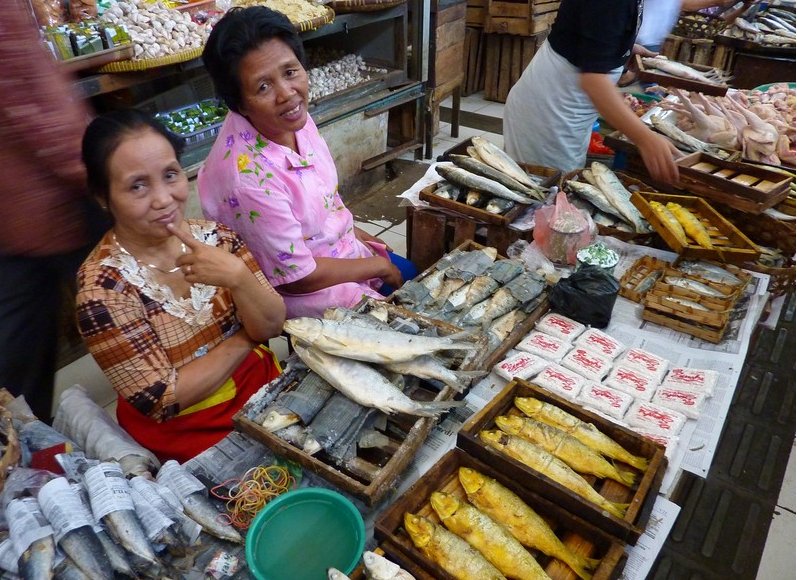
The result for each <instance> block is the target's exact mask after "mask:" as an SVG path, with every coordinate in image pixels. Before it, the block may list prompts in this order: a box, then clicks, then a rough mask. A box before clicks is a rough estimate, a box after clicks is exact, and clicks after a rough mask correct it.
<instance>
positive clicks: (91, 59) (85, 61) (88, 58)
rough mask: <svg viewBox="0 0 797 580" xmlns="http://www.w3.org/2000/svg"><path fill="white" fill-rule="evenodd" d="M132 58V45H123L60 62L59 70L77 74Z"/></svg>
mask: <svg viewBox="0 0 797 580" xmlns="http://www.w3.org/2000/svg"><path fill="white" fill-rule="evenodd" d="M132 57H133V45H132V44H123V45H122V46H115V47H113V48H108V49H106V50H101V51H99V52H95V53H94V54H86V55H84V56H76V57H75V58H70V59H69V60H65V61H63V62H61V65H60V66H61V68H62V69H63V70H65V71H67V72H71V73H74V72H78V71H82V70H89V69H93V68H99V67H101V66H104V65H107V64H109V63H112V62H116V61H123V60H128V59H130V58H132Z"/></svg>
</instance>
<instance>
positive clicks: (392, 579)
mask: <svg viewBox="0 0 797 580" xmlns="http://www.w3.org/2000/svg"><path fill="white" fill-rule="evenodd" d="M363 563H364V564H365V573H366V575H367V576H368V580H415V576H413V575H412V574H410V573H409V572H407V571H406V570H404V569H403V568H402V567H401V566H399V565H398V564H396V563H395V562H391V561H390V560H388V559H387V558H385V557H384V556H380V555H379V554H376V553H374V552H371V551H370V550H366V551H365V552H363Z"/></svg>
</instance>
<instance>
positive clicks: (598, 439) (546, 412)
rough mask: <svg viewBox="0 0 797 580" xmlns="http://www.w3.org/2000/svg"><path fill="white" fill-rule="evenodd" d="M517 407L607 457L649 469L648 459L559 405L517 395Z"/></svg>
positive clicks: (645, 469) (644, 469) (638, 467)
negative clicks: (639, 455)
mask: <svg viewBox="0 0 797 580" xmlns="http://www.w3.org/2000/svg"><path fill="white" fill-rule="evenodd" d="M515 407H517V408H518V409H520V410H521V411H522V412H523V414H524V415H526V416H527V417H531V418H532V419H537V420H538V421H542V422H543V423H546V424H548V425H551V426H552V427H556V428H557V429H561V430H562V431H565V432H567V433H569V434H570V435H572V436H573V437H575V438H576V439H578V440H579V441H581V442H582V443H583V444H584V445H586V446H587V447H590V448H592V449H594V450H595V451H597V452H599V453H602V454H603V455H605V456H606V457H611V458H612V459H617V460H618V461H622V462H624V463H627V464H628V465H630V466H632V467H636V468H637V469H639V470H640V471H647V469H648V465H649V462H648V460H647V459H645V458H644V457H637V456H636V455H634V454H632V453H629V452H628V451H626V450H625V449H624V448H623V447H622V446H621V445H620V444H618V443H617V442H615V441H614V440H613V439H612V438H611V437H608V436H607V435H604V434H603V433H601V432H600V431H598V428H597V427H595V425H593V424H592V423H585V422H584V421H582V420H581V419H579V418H577V417H573V415H571V414H570V413H567V412H566V411H563V410H562V409H560V408H559V407H555V406H554V405H551V404H549V403H545V402H543V401H540V400H538V399H535V398H533V397H515Z"/></svg>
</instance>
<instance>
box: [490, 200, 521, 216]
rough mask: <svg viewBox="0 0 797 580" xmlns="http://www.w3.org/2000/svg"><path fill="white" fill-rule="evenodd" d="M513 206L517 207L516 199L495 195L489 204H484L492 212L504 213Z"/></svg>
mask: <svg viewBox="0 0 797 580" xmlns="http://www.w3.org/2000/svg"><path fill="white" fill-rule="evenodd" d="M513 207H515V202H514V201H509V200H508V199H502V198H500V197H494V198H493V199H491V200H490V201H489V202H487V205H486V206H484V210H485V211H489V212H490V213H494V214H498V215H502V214H505V213H506V212H508V211H509V210H510V209H512V208H513Z"/></svg>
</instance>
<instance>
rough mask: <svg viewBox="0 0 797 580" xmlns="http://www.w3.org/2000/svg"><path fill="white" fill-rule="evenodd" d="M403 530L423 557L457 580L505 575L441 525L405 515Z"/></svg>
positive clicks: (502, 578)
mask: <svg viewBox="0 0 797 580" xmlns="http://www.w3.org/2000/svg"><path fill="white" fill-rule="evenodd" d="M404 529H405V530H407V533H408V534H409V536H410V539H411V540H412V543H413V544H415V547H416V548H418V549H419V550H420V551H421V552H423V554H424V556H426V557H427V558H429V559H430V560H432V561H434V562H436V563H437V564H438V565H439V566H440V567H441V568H442V569H443V570H445V571H446V572H448V573H449V574H451V575H452V576H453V577H454V578H457V580H506V576H504V575H503V574H501V571H500V570H498V568H496V567H495V566H493V565H492V564H490V562H488V561H487V560H485V559H484V556H482V555H481V554H480V553H479V551H478V550H476V549H475V548H474V547H473V546H471V545H470V544H469V543H467V542H466V541H465V540H463V539H462V538H460V537H459V536H457V535H455V534H452V533H451V532H449V531H448V530H447V529H445V528H444V527H443V526H438V525H437V524H435V523H434V522H433V521H431V520H429V519H427V518H425V517H423V516H417V515H415V514H411V513H409V512H407V513H405V514H404Z"/></svg>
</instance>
